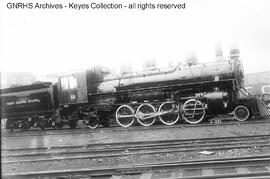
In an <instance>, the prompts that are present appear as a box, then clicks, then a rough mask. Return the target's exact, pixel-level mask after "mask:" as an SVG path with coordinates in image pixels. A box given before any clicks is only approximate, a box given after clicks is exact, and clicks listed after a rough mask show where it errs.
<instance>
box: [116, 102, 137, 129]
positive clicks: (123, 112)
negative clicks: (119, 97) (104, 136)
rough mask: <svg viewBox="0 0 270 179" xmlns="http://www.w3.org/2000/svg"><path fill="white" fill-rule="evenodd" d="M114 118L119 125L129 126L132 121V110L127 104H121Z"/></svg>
mask: <svg viewBox="0 0 270 179" xmlns="http://www.w3.org/2000/svg"><path fill="white" fill-rule="evenodd" d="M115 118H116V122H117V123H118V124H119V125H120V126H122V127H129V126H131V125H132V124H133V122H134V111H133V109H132V108H131V107H130V106H128V105H122V106H120V107H119V108H118V109H117V110H116V113H115Z"/></svg>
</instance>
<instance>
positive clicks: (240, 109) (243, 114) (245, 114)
mask: <svg viewBox="0 0 270 179" xmlns="http://www.w3.org/2000/svg"><path fill="white" fill-rule="evenodd" d="M233 115H234V118H235V119H236V120H237V121H240V122H243V121H245V120H247V119H248V118H249V117H250V112H249V110H248V108H247V107H246V106H242V105H240V106H237V107H236V108H235V109H234V112H233Z"/></svg>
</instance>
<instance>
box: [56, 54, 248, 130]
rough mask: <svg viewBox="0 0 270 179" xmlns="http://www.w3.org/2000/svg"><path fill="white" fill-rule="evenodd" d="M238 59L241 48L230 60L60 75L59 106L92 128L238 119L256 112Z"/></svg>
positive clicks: (98, 69) (97, 70)
mask: <svg viewBox="0 0 270 179" xmlns="http://www.w3.org/2000/svg"><path fill="white" fill-rule="evenodd" d="M238 57H239V51H238V50H232V51H231V56H230V59H228V60H218V61H215V62H210V63H198V64H192V63H188V64H185V65H178V66H175V67H172V68H167V69H158V68H150V69H147V70H144V71H141V72H134V73H128V74H124V75H114V74H111V73H110V72H109V71H107V70H106V69H104V68H101V67H98V68H92V69H90V70H86V71H84V72H78V73H71V74H64V75H60V76H58V80H59V89H60V106H62V108H63V109H64V108H67V109H69V110H66V111H68V113H69V114H67V115H72V116H75V117H77V118H79V119H83V120H86V121H88V122H87V123H88V124H89V127H90V128H96V127H97V126H98V125H99V124H103V125H105V126H107V125H109V124H111V123H112V122H114V121H111V120H112V119H115V121H116V122H117V123H118V124H119V125H120V126H123V127H128V126H130V125H132V124H133V123H134V122H135V121H137V122H138V123H140V124H141V125H144V126H150V125H152V124H153V123H154V122H155V121H156V120H157V119H159V120H160V121H161V122H162V123H164V124H166V125H172V124H175V123H176V122H177V121H178V120H180V119H184V120H185V121H186V122H188V123H191V124H196V123H199V122H201V121H202V120H203V119H205V118H210V117H213V116H216V115H219V114H227V113H230V112H232V111H234V110H235V109H236V111H235V114H236V115H235V118H236V119H237V120H239V121H244V120H246V119H247V118H249V117H250V114H251V113H250V109H249V107H248V106H247V105H246V104H245V100H244V101H243V100H242V101H241V100H240V98H239V93H240V89H241V86H243V66H242V63H241V61H240V60H239V58H238ZM73 84H76V85H75V86H74V87H73V88H71V87H70V86H73ZM240 101H241V102H240ZM76 106H79V107H76ZM236 107H238V108H236Z"/></svg>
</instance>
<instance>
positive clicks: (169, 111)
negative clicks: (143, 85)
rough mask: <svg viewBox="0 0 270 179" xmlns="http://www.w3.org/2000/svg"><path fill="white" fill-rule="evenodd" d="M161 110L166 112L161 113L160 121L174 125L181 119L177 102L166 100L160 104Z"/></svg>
mask: <svg viewBox="0 0 270 179" xmlns="http://www.w3.org/2000/svg"><path fill="white" fill-rule="evenodd" d="M158 111H159V112H165V114H162V115H159V119H160V121H161V122H162V123H163V124H165V125H173V124H175V123H176V122H177V121H178V119H179V110H178V106H177V104H176V103H173V102H165V103H162V104H161V105H160V106H159V109H158Z"/></svg>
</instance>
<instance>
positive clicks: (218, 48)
mask: <svg viewBox="0 0 270 179" xmlns="http://www.w3.org/2000/svg"><path fill="white" fill-rule="evenodd" d="M215 55H216V60H217V61H221V60H223V49H222V45H221V44H220V43H219V42H218V43H216V45H215Z"/></svg>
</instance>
